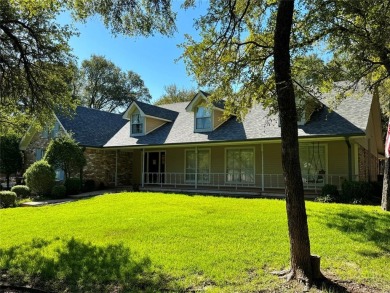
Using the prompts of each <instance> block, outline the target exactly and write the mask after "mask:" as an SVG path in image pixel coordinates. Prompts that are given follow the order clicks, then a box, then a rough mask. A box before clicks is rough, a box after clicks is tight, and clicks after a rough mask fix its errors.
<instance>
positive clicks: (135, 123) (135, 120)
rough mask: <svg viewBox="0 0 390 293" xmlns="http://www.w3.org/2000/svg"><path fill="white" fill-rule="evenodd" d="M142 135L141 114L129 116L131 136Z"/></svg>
mask: <svg viewBox="0 0 390 293" xmlns="http://www.w3.org/2000/svg"><path fill="white" fill-rule="evenodd" d="M142 133H143V118H142V117H141V114H139V113H135V114H133V115H131V134H142Z"/></svg>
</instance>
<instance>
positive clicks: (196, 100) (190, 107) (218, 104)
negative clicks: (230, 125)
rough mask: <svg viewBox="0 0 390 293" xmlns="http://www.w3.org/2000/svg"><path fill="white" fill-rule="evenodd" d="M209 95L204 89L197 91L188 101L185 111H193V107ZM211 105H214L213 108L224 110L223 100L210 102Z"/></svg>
mask: <svg viewBox="0 0 390 293" xmlns="http://www.w3.org/2000/svg"><path fill="white" fill-rule="evenodd" d="M208 96H210V94H209V93H206V92H204V91H201V90H200V91H199V92H198V93H197V94H196V95H195V96H194V97H193V98H192V100H191V101H190V102H189V103H188V105H187V107H186V111H188V112H194V111H195V107H196V106H198V105H199V104H200V103H201V102H202V101H206V100H207V97H208ZM212 105H213V106H214V107H213V108H214V109H218V110H222V111H223V110H224V109H225V101H223V100H221V101H218V102H212Z"/></svg>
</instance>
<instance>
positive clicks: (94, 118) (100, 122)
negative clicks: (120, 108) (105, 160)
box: [56, 106, 127, 147]
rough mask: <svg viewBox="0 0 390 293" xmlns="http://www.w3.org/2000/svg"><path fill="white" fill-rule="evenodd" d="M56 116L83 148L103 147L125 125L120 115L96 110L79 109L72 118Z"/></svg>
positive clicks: (61, 115) (59, 114)
mask: <svg viewBox="0 0 390 293" xmlns="http://www.w3.org/2000/svg"><path fill="white" fill-rule="evenodd" d="M56 116H57V118H58V120H59V122H60V123H61V125H62V126H63V128H64V129H65V130H66V132H67V133H73V138H74V139H75V140H76V141H77V142H78V143H79V144H80V145H82V146H88V147H102V146H103V145H105V144H106V143H107V142H108V141H109V140H110V139H111V138H112V137H113V136H114V135H115V134H116V133H117V132H118V131H119V130H120V129H121V128H122V127H123V126H124V125H125V124H126V122H127V121H126V120H124V119H123V118H122V116H121V115H120V114H115V113H109V112H105V111H100V110H96V109H91V108H86V107H81V106H79V107H77V108H76V111H75V113H74V114H73V116H72V117H69V116H66V115H63V114H61V113H56Z"/></svg>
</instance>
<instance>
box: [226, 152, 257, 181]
mask: <svg viewBox="0 0 390 293" xmlns="http://www.w3.org/2000/svg"><path fill="white" fill-rule="evenodd" d="M254 158H255V156H254V150H253V149H252V148H248V149H227V150H226V181H227V182H229V183H236V182H239V183H255V162H254V161H255V160H254Z"/></svg>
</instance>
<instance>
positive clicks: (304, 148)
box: [299, 143, 326, 183]
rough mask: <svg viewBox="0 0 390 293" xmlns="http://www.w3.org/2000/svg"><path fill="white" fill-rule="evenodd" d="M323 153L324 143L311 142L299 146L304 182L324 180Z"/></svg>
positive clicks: (324, 158)
mask: <svg viewBox="0 0 390 293" xmlns="http://www.w3.org/2000/svg"><path fill="white" fill-rule="evenodd" d="M325 153H326V152H325V145H323V144H319V143H312V144H302V145H300V146H299V160H300V164H301V172H302V177H303V181H304V182H307V183H310V182H311V183H323V182H324V180H325V178H324V177H325V169H326V157H325Z"/></svg>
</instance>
